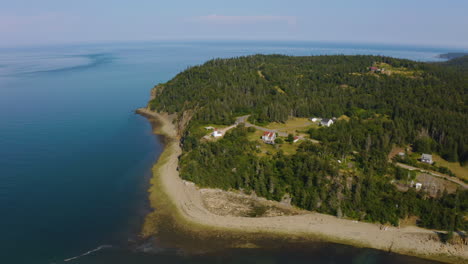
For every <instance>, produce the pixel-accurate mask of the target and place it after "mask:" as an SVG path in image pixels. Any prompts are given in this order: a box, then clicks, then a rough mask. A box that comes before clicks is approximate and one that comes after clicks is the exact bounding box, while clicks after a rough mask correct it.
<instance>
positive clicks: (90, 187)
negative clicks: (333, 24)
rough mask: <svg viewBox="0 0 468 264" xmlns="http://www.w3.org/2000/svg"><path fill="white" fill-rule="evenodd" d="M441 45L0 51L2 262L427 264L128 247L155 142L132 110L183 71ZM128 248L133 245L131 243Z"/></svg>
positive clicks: (144, 208) (346, 250) (329, 252)
mask: <svg viewBox="0 0 468 264" xmlns="http://www.w3.org/2000/svg"><path fill="white" fill-rule="evenodd" d="M456 51H459V50H453V49H450V48H440V47H416V46H392V45H368V44H343V43H314V42H253V41H238V42H228V41H218V42H215V41H198V42H169V41H164V42H154V43H151V42H146V43H143V42H142V43H107V44H80V45H78V44H77V45H56V46H41V47H16V48H13V47H12V48H1V49H0V263H6V264H16V263H21V264H22V263H28V264H29V263H31V264H32V263H38V264H41V263H44V264H50V263H136V264H138V263H294V262H297V263H311V262H312V263H397V262H398V263H433V262H430V261H426V260H421V259H417V258H411V257H405V256H399V255H396V254H390V253H385V252H381V251H376V250H371V249H357V248H353V247H349V246H342V245H333V244H323V245H321V246H320V247H316V248H314V249H307V250H304V249H302V250H293V249H284V250H282V251H281V252H277V251H269V250H260V249H253V250H252V249H250V250H247V249H244V250H230V251H226V252H219V253H217V254H209V255H203V256H187V255H181V254H179V252H178V251H177V250H172V251H161V252H159V253H151V254H149V253H142V252H137V251H134V250H130V249H129V247H128V244H131V241H134V240H135V239H136V236H137V234H138V232H139V230H140V227H141V224H142V221H143V217H144V215H145V214H146V213H147V212H148V201H147V192H146V190H147V188H148V180H149V177H150V169H151V167H152V165H153V163H154V162H155V160H156V159H157V157H158V155H159V154H160V153H161V150H162V147H163V144H162V141H161V139H160V138H158V137H157V136H155V135H153V134H152V128H151V126H150V124H149V122H148V121H147V120H146V119H145V118H143V117H141V116H139V115H136V114H135V113H134V110H135V109H136V108H138V107H142V106H145V105H146V103H147V101H148V98H149V92H150V89H151V88H152V87H153V86H154V85H156V84H158V83H160V82H165V81H167V80H169V79H171V78H172V77H173V76H175V75H176V74H177V73H178V72H180V71H182V70H184V69H186V68H187V67H190V66H192V65H197V64H201V63H203V62H204V61H206V60H209V59H213V58H218V57H237V56H243V55H249V54H257V53H263V54H273V53H274V54H287V55H319V54H374V55H386V56H393V57H398V58H407V59H412V60H418V61H441V59H438V58H437V55H438V54H441V53H446V52H456ZM129 241H130V242H129Z"/></svg>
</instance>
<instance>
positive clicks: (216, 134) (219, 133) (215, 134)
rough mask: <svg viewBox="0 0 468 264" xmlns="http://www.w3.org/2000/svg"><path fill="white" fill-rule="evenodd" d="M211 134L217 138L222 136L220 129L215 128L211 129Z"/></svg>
mask: <svg viewBox="0 0 468 264" xmlns="http://www.w3.org/2000/svg"><path fill="white" fill-rule="evenodd" d="M211 136H213V137H215V138H217V137H222V136H223V133H221V132H220V131H218V130H216V129H215V131H213V133H211Z"/></svg>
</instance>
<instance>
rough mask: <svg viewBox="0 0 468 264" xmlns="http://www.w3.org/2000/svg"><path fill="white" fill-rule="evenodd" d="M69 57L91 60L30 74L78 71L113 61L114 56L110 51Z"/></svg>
mask: <svg viewBox="0 0 468 264" xmlns="http://www.w3.org/2000/svg"><path fill="white" fill-rule="evenodd" d="M68 57H69V58H86V59H88V60H89V63H87V64H80V65H74V66H68V67H63V68H57V69H48V70H38V71H32V72H28V73H29V74H33V73H54V72H67V71H76V70H84V69H89V68H93V67H96V66H99V65H102V64H107V63H110V62H112V60H113V56H112V54H110V53H96V54H85V55H71V56H68Z"/></svg>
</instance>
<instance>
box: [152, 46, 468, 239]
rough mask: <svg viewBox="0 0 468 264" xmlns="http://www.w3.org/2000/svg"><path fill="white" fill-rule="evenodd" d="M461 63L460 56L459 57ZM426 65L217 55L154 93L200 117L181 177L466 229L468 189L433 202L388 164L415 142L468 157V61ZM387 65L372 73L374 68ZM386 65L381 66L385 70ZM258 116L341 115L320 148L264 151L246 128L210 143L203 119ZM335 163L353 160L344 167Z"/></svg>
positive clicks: (190, 134) (327, 208)
mask: <svg viewBox="0 0 468 264" xmlns="http://www.w3.org/2000/svg"><path fill="white" fill-rule="evenodd" d="M455 60H456V61H455ZM455 60H454V61H451V62H449V63H431V64H430V63H421V62H413V61H409V60H403V59H394V58H389V57H377V56H314V57H289V56H281V55H269V56H266V55H255V56H248V57H240V58H233V59H215V60H211V61H209V62H207V63H205V64H204V65H201V66H195V67H191V68H189V69H187V70H186V71H184V72H182V73H180V74H178V75H177V76H176V77H175V78H174V79H172V80H170V81H169V82H167V83H164V84H160V85H158V86H157V89H156V97H155V99H154V100H152V101H151V102H150V107H151V108H152V109H153V110H157V111H161V112H170V113H174V112H176V113H178V114H179V115H182V113H184V112H190V113H192V114H193V116H192V119H191V121H190V123H189V124H188V126H187V127H186V129H185V131H183V135H184V137H183V139H182V144H183V149H184V154H183V156H182V157H181V176H182V177H183V178H185V179H188V180H191V181H194V182H195V183H197V184H200V185H201V186H209V187H219V188H223V189H229V188H236V189H242V190H244V191H247V192H250V191H255V192H256V193H257V194H258V195H260V196H264V197H267V198H269V199H274V200H281V199H283V198H284V197H285V196H289V197H291V198H292V203H293V204H294V205H296V206H299V207H301V208H305V209H309V210H316V211H319V212H324V213H329V214H335V215H337V216H340V217H342V216H346V217H350V218H354V219H362V220H367V221H379V222H382V223H391V224H394V225H397V224H398V222H399V219H403V218H406V217H408V216H416V217H418V219H419V220H418V224H419V225H421V226H424V227H430V228H439V229H446V230H450V231H454V230H466V229H467V227H468V223H467V221H466V220H464V216H465V214H466V212H467V210H468V192H467V191H461V190H459V191H457V192H456V193H453V194H447V193H446V192H444V193H440V194H439V195H438V196H437V197H430V196H428V195H427V194H425V193H424V192H416V191H415V190H413V189H410V190H408V191H406V192H401V191H398V190H397V189H396V188H395V186H394V185H393V184H391V183H390V182H391V180H392V179H395V178H396V179H398V177H401V175H406V174H408V173H409V172H408V171H402V170H403V169H401V168H397V167H395V166H394V165H393V164H391V163H389V162H388V158H387V155H388V153H389V152H390V150H391V148H392V146H393V145H404V144H413V145H414V146H416V147H419V148H421V150H424V151H426V152H436V153H439V154H440V155H441V156H442V157H443V158H444V159H446V160H449V161H456V162H460V163H461V164H466V163H467V162H468V138H467V137H466V134H467V131H468V125H467V124H468V107H467V105H468V104H467V103H468V94H467V90H468V70H467V69H468V67H467V66H466V65H467V61H468V58H466V57H462V58H457V59H455ZM376 65H377V66H379V67H383V66H385V67H386V69H385V70H386V72H385V73H384V71H382V72H378V73H376V72H371V71H370V70H369V67H370V66H376ZM382 65H383V66H382ZM245 114H250V115H251V116H250V118H249V120H250V121H251V122H255V123H257V124H266V123H269V122H273V121H276V122H284V121H286V120H287V119H288V118H290V117H312V116H319V117H326V118H331V117H338V116H342V115H346V116H347V117H349V119H348V120H341V121H338V122H336V123H335V124H334V125H333V126H331V127H329V128H319V129H311V130H310V131H308V133H309V135H310V137H311V138H315V139H318V140H320V142H321V143H320V144H313V143H311V142H307V141H306V142H303V143H301V144H300V145H299V146H298V148H297V152H296V153H295V154H292V155H286V154H284V153H283V152H282V151H280V152H278V153H276V154H274V155H267V156H263V155H258V148H257V147H256V145H255V143H253V142H252V141H249V139H248V138H249V133H252V131H250V130H249V129H247V128H245V127H243V126H239V127H237V128H235V129H233V130H231V131H230V132H229V133H227V134H226V135H225V136H224V137H223V138H222V139H221V140H218V141H215V142H211V141H203V140H201V137H202V136H203V135H202V134H200V132H199V130H197V129H196V128H197V127H198V126H199V125H201V124H226V125H227V124H232V123H233V122H234V120H235V117H237V116H240V115H245ZM337 160H343V161H347V160H349V161H352V164H353V167H352V168H348V167H343V164H341V163H338V162H337Z"/></svg>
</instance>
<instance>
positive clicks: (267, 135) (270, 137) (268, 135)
mask: <svg viewBox="0 0 468 264" xmlns="http://www.w3.org/2000/svg"><path fill="white" fill-rule="evenodd" d="M262 139H263V142H265V143H267V144H275V139H276V133H275V132H268V131H265V132H263V136H262Z"/></svg>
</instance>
